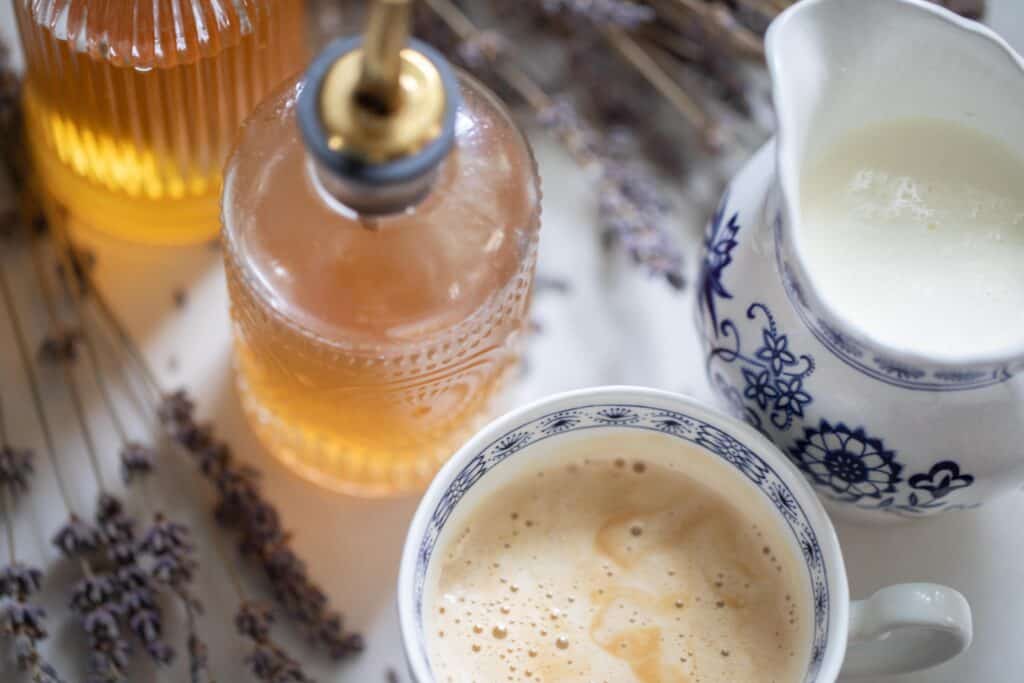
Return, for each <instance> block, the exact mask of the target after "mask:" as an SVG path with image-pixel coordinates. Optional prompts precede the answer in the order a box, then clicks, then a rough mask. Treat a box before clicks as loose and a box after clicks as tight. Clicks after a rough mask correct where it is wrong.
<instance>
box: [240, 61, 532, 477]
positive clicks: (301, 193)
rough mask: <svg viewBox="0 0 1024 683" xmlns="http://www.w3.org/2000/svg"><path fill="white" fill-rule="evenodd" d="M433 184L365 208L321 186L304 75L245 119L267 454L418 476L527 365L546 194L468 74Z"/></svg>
mask: <svg viewBox="0 0 1024 683" xmlns="http://www.w3.org/2000/svg"><path fill="white" fill-rule="evenodd" d="M459 81H460V86H461V91H462V99H463V105H462V106H461V107H460V108H459V110H458V113H457V119H456V123H455V130H456V139H455V143H454V147H453V149H452V150H451V152H450V153H449V154H448V156H447V157H446V158H445V159H444V160H443V161H442V162H441V163H440V165H439V166H438V168H437V169H436V176H435V177H434V179H433V181H432V185H431V187H430V190H429V194H427V196H426V197H425V198H423V199H422V200H421V201H419V202H418V203H416V204H415V205H413V206H410V207H409V208H408V209H406V210H405V211H402V212H399V213H395V214H389V215H384V216H379V217H376V218H372V219H366V218H363V217H360V216H358V215H356V214H355V213H353V212H352V211H350V210H349V209H347V208H346V207H345V206H343V205H341V204H340V203H339V202H337V201H335V200H334V199H333V198H332V197H331V196H330V195H329V194H328V193H326V192H325V191H324V188H323V187H322V186H321V185H320V184H319V182H318V179H317V175H316V172H315V170H314V169H313V167H312V163H311V160H310V159H309V155H308V153H307V150H306V148H305V147H304V146H303V143H302V140H301V138H300V134H299V131H298V127H297V126H296V123H295V120H294V106H295V101H296V97H297V93H298V90H299V87H300V86H297V85H292V86H289V87H287V88H285V89H284V90H282V91H280V92H278V93H277V94H276V95H275V96H273V97H272V98H271V99H270V100H269V101H268V102H266V103H264V104H263V105H262V106H260V107H259V108H258V109H257V111H256V112H255V114H254V115H253V117H252V118H251V119H250V120H249V121H248V122H247V124H246V125H245V127H244V129H243V131H242V134H241V138H240V142H239V146H238V149H237V151H236V152H235V154H234V155H233V157H232V159H231V160H230V161H229V163H228V166H227V169H226V176H225V195H224V225H225V227H224V241H225V245H226V249H225V252H226V256H225V258H226V264H227V273H228V289H229V293H230V297H231V314H232V319H233V321H234V333H235V346H236V360H237V369H238V384H239V387H240V391H241V394H242V399H243V402H244V405H245V409H246V411H247V413H248V415H249V417H250V420H251V422H252V424H253V425H254V426H255V429H256V431H257V432H258V433H259V435H260V436H261V437H262V439H263V441H264V442H265V443H266V445H267V446H268V447H269V449H270V450H271V452H273V453H274V454H276V455H277V456H278V457H280V458H282V459H284V460H285V461H286V462H287V463H289V464H290V465H292V466H293V467H294V468H296V469H298V470H299V471H300V472H301V473H303V474H305V475H306V476H308V477H309V478H311V479H313V480H314V481H317V482H319V483H321V484H323V485H326V486H328V487H331V488H334V489H337V490H342V491H346V492H349V493H356V494H360V495H386V494H391V493H399V492H403V491H409V490H415V489H418V488H421V487H423V486H424V485H425V484H426V483H427V482H428V481H429V479H430V477H431V476H432V475H433V474H434V473H435V472H436V470H437V469H438V467H439V466H440V464H441V463H442V462H443V461H444V460H445V459H446V458H447V457H448V456H450V455H451V454H452V453H453V452H454V450H455V449H456V448H457V447H458V446H459V445H460V444H461V442H462V441H463V440H464V439H465V438H466V437H467V436H468V435H469V433H470V432H471V431H472V430H473V429H474V428H475V427H476V426H477V425H478V423H479V422H480V420H481V418H483V417H485V416H486V415H487V410H488V404H489V402H490V400H491V399H492V397H493V396H494V395H495V393H496V392H497V391H498V389H499V388H500V387H501V386H502V383H503V380H504V379H505V378H506V377H507V376H508V375H509V371H510V370H512V369H513V368H514V367H515V366H516V364H517V357H518V351H519V345H520V342H521V336H522V333H523V323H524V318H525V315H526V310H527V305H528V300H529V296H530V290H531V284H532V281H533V269H534V261H535V255H536V245H537V233H538V227H539V208H540V190H539V184H538V178H537V172H536V167H535V163H534V160H533V156H532V154H531V152H530V149H529V147H528V145H527V142H526V140H525V139H524V137H523V136H522V134H521V133H520V132H519V130H518V129H517V128H516V126H515V124H514V123H513V122H512V121H511V120H510V118H509V117H508V115H507V113H506V112H505V111H504V109H503V107H502V105H501V104H500V103H499V102H498V100H497V99H496V98H495V97H494V96H493V95H491V94H490V93H488V92H487V91H486V90H485V89H484V88H483V87H482V86H481V85H479V84H478V83H477V82H476V81H474V80H472V79H471V78H469V77H466V76H462V77H460V79H459Z"/></svg>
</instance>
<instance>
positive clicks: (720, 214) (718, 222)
mask: <svg viewBox="0 0 1024 683" xmlns="http://www.w3.org/2000/svg"><path fill="white" fill-rule="evenodd" d="M728 199H729V197H728V195H726V196H725V197H723V198H722V202H721V204H719V206H718V209H717V210H716V211H715V215H714V216H712V217H711V222H710V223H708V228H707V234H706V235H705V237H704V262H703V264H702V266H701V273H700V283H701V285H700V290H701V299H702V300H703V304H704V307H703V309H702V310H706V312H707V315H708V316H709V318H710V320H711V329H712V330H714V332H715V336H717V335H718V309H717V306H716V303H715V300H716V299H718V298H721V299H731V298H732V294H731V293H730V292H729V290H727V289H726V288H725V285H723V284H722V273H723V272H725V269H726V268H728V267H729V264H730V263H732V250H733V249H735V248H736V245H737V244H738V242H737V240H736V233H738V232H739V229H740V225H739V214H738V213H734V214H733V215H732V217H731V218H729V219H728V220H726V218H725V209H726V205H727V203H728Z"/></svg>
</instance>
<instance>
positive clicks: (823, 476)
mask: <svg viewBox="0 0 1024 683" xmlns="http://www.w3.org/2000/svg"><path fill="white" fill-rule="evenodd" d="M726 214H727V208H726V206H725V203H724V202H723V205H722V206H720V207H719V209H718V211H717V212H716V214H715V218H713V219H712V221H711V225H710V226H709V233H708V234H709V237H708V245H709V253H710V252H711V251H714V253H713V254H710V255H706V257H705V270H706V272H707V273H708V275H707V277H705V278H704V279H702V283H701V286H702V287H703V288H704V291H703V292H702V294H701V302H702V306H703V307H704V308H705V309H706V310H705V311H704V317H703V322H704V324H705V337H706V339H708V340H710V341H711V345H710V348H709V351H708V357H707V370H708V376H709V379H710V380H711V384H712V386H713V387H714V388H715V390H716V391H717V392H718V394H719V395H720V396H721V397H722V398H723V399H724V400H725V402H726V403H727V404H728V405H729V407H730V408H731V411H732V412H733V413H734V414H735V415H736V416H737V417H740V418H741V419H743V420H745V421H746V422H748V423H749V424H751V425H752V426H754V427H755V428H756V429H758V430H759V431H761V432H762V433H763V434H765V436H768V437H769V438H771V439H773V440H774V441H775V442H776V443H777V444H779V446H780V447H781V448H782V449H783V450H784V451H785V452H786V453H787V455H789V457H790V458H791V459H792V460H793V462H794V463H796V465H797V466H798V467H800V469H801V470H802V471H803V472H804V473H805V474H806V475H807V477H808V479H809V480H810V481H811V482H812V483H813V484H814V485H815V486H816V487H817V489H818V491H819V492H820V493H821V494H822V495H823V496H825V497H827V498H830V499H832V500H836V501H840V502H845V503H852V504H854V505H855V506H857V507H859V508H861V509H866V510H881V511H884V512H887V513H892V514H897V515H903V516H917V515H921V514H927V513H930V512H935V511H938V510H940V509H941V510H962V509H973V508H974V507H977V506H976V505H963V504H957V503H955V502H954V501H951V500H950V497H951V496H952V497H954V498H955V495H954V494H955V493H956V492H957V491H959V490H961V489H964V488H966V487H968V486H971V485H972V484H973V483H974V477H973V475H971V474H968V473H964V472H962V471H961V469H960V466H959V465H958V464H957V463H956V462H953V461H951V460H944V461H941V462H938V463H936V464H934V465H932V466H931V468H930V469H929V470H928V471H927V472H916V473H912V474H910V473H907V472H905V471H904V465H903V463H901V462H900V459H899V454H898V452H897V451H896V450H895V449H890V448H886V447H885V445H884V442H883V440H882V438H881V437H879V436H877V435H873V434H871V432H870V430H869V429H868V428H866V427H864V426H856V427H850V426H847V425H849V424H856V423H853V422H842V421H834V420H831V419H828V420H826V419H819V418H818V417H817V416H815V417H814V418H813V420H811V421H808V411H807V408H808V406H811V405H812V404H813V403H814V387H813V382H814V379H813V377H812V376H813V374H814V370H815V361H814V358H813V356H811V355H810V354H806V353H801V352H800V350H798V349H795V348H793V346H792V344H791V341H790V339H791V338H790V336H789V335H788V334H787V333H786V332H785V331H784V330H783V329H781V328H780V326H779V324H778V322H777V321H776V318H775V316H774V315H773V314H772V312H771V310H770V309H769V308H768V306H767V305H765V304H763V303H759V302H754V303H752V304H750V305H749V306H748V307H747V308H746V309H745V321H746V322H744V320H742V319H741V320H737V319H733V318H731V317H729V316H722V315H721V312H720V311H719V310H718V309H717V308H716V307H715V302H716V300H717V299H722V298H726V299H731V298H733V297H732V295H731V294H730V292H729V289H728V288H727V286H726V284H725V281H724V278H725V275H726V268H727V266H729V264H730V263H732V256H731V252H732V250H733V249H734V248H735V247H736V246H737V245H738V240H737V239H736V238H737V234H738V233H739V231H740V226H739V225H738V223H737V220H738V219H737V215H738V214H733V217H732V219H731V220H730V222H729V223H728V224H723V220H724V218H723V217H724V216H725V215H726ZM775 230H776V244H778V243H779V241H780V240H781V239H782V237H781V217H778V216H777V217H776V221H775ZM777 255H778V258H779V263H778V266H779V272H781V273H782V276H783V277H782V279H783V284H784V287H785V289H786V291H787V293H788V294H789V299H790V301H791V302H792V303H793V305H794V307H795V308H796V309H797V310H798V311H800V315H801V317H802V318H803V320H804V322H805V323H807V325H808V327H809V329H811V331H812V332H813V333H814V334H815V336H816V337H817V338H818V339H819V341H821V342H822V343H823V344H824V345H825V346H826V347H827V348H828V349H830V350H831V351H832V352H833V353H835V354H836V355H838V356H839V357H840V358H842V359H843V360H844V361H845V362H847V363H848V364H851V365H855V366H856V367H858V368H860V369H861V370H862V371H864V368H865V367H868V366H870V369H871V371H870V372H866V374H869V375H871V376H873V377H876V378H882V379H883V380H884V381H886V382H888V383H893V384H898V385H900V386H904V385H905V386H907V387H908V388H926V387H932V388H933V389H935V388H936V387H940V388H941V390H953V389H963V388H969V387H970V386H984V385H986V384H991V383H993V382H997V381H1003V380H1004V379H1006V378H1007V377H1009V376H1010V373H1009V372H1008V371H1006V369H1003V370H1000V371H996V372H995V374H993V373H990V372H986V371H979V370H957V369H944V370H936V371H934V372H928V371H925V370H922V369H920V368H917V367H913V366H910V365H907V364H905V363H900V362H894V361H889V360H887V359H885V358H882V357H880V356H876V355H872V354H868V353H867V352H866V349H864V348H863V347H862V346H861V345H860V344H859V343H858V342H857V341H856V340H855V339H852V338H849V337H847V336H845V335H844V334H842V333H841V332H839V331H838V330H835V329H832V328H830V327H829V326H828V325H826V324H825V323H823V322H822V321H818V320H817V319H815V320H813V321H810V320H808V319H807V318H806V317H805V312H806V311H807V310H808V307H807V302H806V298H805V296H804V293H803V290H802V289H801V286H800V283H799V281H798V280H797V279H796V277H795V276H794V274H793V271H792V269H791V268H790V266H789V264H788V263H786V262H784V261H783V260H782V256H781V250H777ZM751 323H754V325H753V329H752V330H751V329H748V328H751ZM709 326H713V329H709ZM746 338H753V339H756V340H757V341H756V346H754V347H753V348H750V347H745V345H744V341H745V339H746ZM727 370H728V371H727ZM1004 371H1005V372H1004ZM730 378H732V379H734V380H741V382H740V383H739V384H738V385H733V384H732V383H731V381H730ZM936 383H938V384H936ZM936 390H938V389H936ZM812 412H814V411H812ZM908 475H909V476H908ZM777 506H778V505H777ZM780 509H781V508H780Z"/></svg>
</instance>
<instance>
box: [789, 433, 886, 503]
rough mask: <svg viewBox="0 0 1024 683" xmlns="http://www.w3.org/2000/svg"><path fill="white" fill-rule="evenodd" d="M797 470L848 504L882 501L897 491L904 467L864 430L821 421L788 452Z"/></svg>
mask: <svg viewBox="0 0 1024 683" xmlns="http://www.w3.org/2000/svg"><path fill="white" fill-rule="evenodd" d="M789 453H790V456H791V458H792V460H793V462H795V463H796V464H797V465H799V467H800V469H802V470H803V471H804V472H806V473H807V475H808V476H809V477H810V478H811V479H813V480H814V481H815V482H816V483H818V484H819V485H821V486H824V487H828V488H829V489H831V490H832V492H834V493H835V495H836V496H837V497H839V498H841V499H843V500H847V501H850V502H854V501H858V500H860V499H862V498H878V499H881V498H882V495H883V494H886V493H893V492H895V491H896V484H897V483H899V482H900V481H902V480H901V479H900V472H901V471H902V470H903V466H902V465H900V464H899V463H897V462H896V461H895V460H894V458H895V454H894V453H892V452H891V451H887V450H885V446H884V445H883V444H882V442H881V441H879V440H878V439H873V438H871V437H869V436H868V435H867V434H865V433H864V430H863V429H850V428H849V427H847V426H846V425H844V424H842V423H839V424H837V425H836V426H834V427H833V426H832V425H830V424H829V423H828V422H826V421H824V420H822V421H821V424H820V425H819V426H818V428H817V429H811V428H809V427H808V428H805V429H804V436H803V438H801V439H798V440H797V442H796V445H794V446H793V447H792V448H791V449H790V450H789Z"/></svg>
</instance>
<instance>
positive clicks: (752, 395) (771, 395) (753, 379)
mask: <svg viewBox="0 0 1024 683" xmlns="http://www.w3.org/2000/svg"><path fill="white" fill-rule="evenodd" d="M743 378H744V379H745V380H747V388H746V389H745V390H744V392H743V395H744V396H745V397H747V398H749V399H753V400H755V401H757V405H759V406H761V409H762V410H764V409H765V408H767V407H768V403H769V402H770V401H772V400H773V399H775V398H776V397H778V395H779V392H778V391H776V390H775V387H773V386H772V375H771V373H770V372H768V371H767V370H762V371H761V372H754V371H753V370H747V369H746V368H744V369H743Z"/></svg>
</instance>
